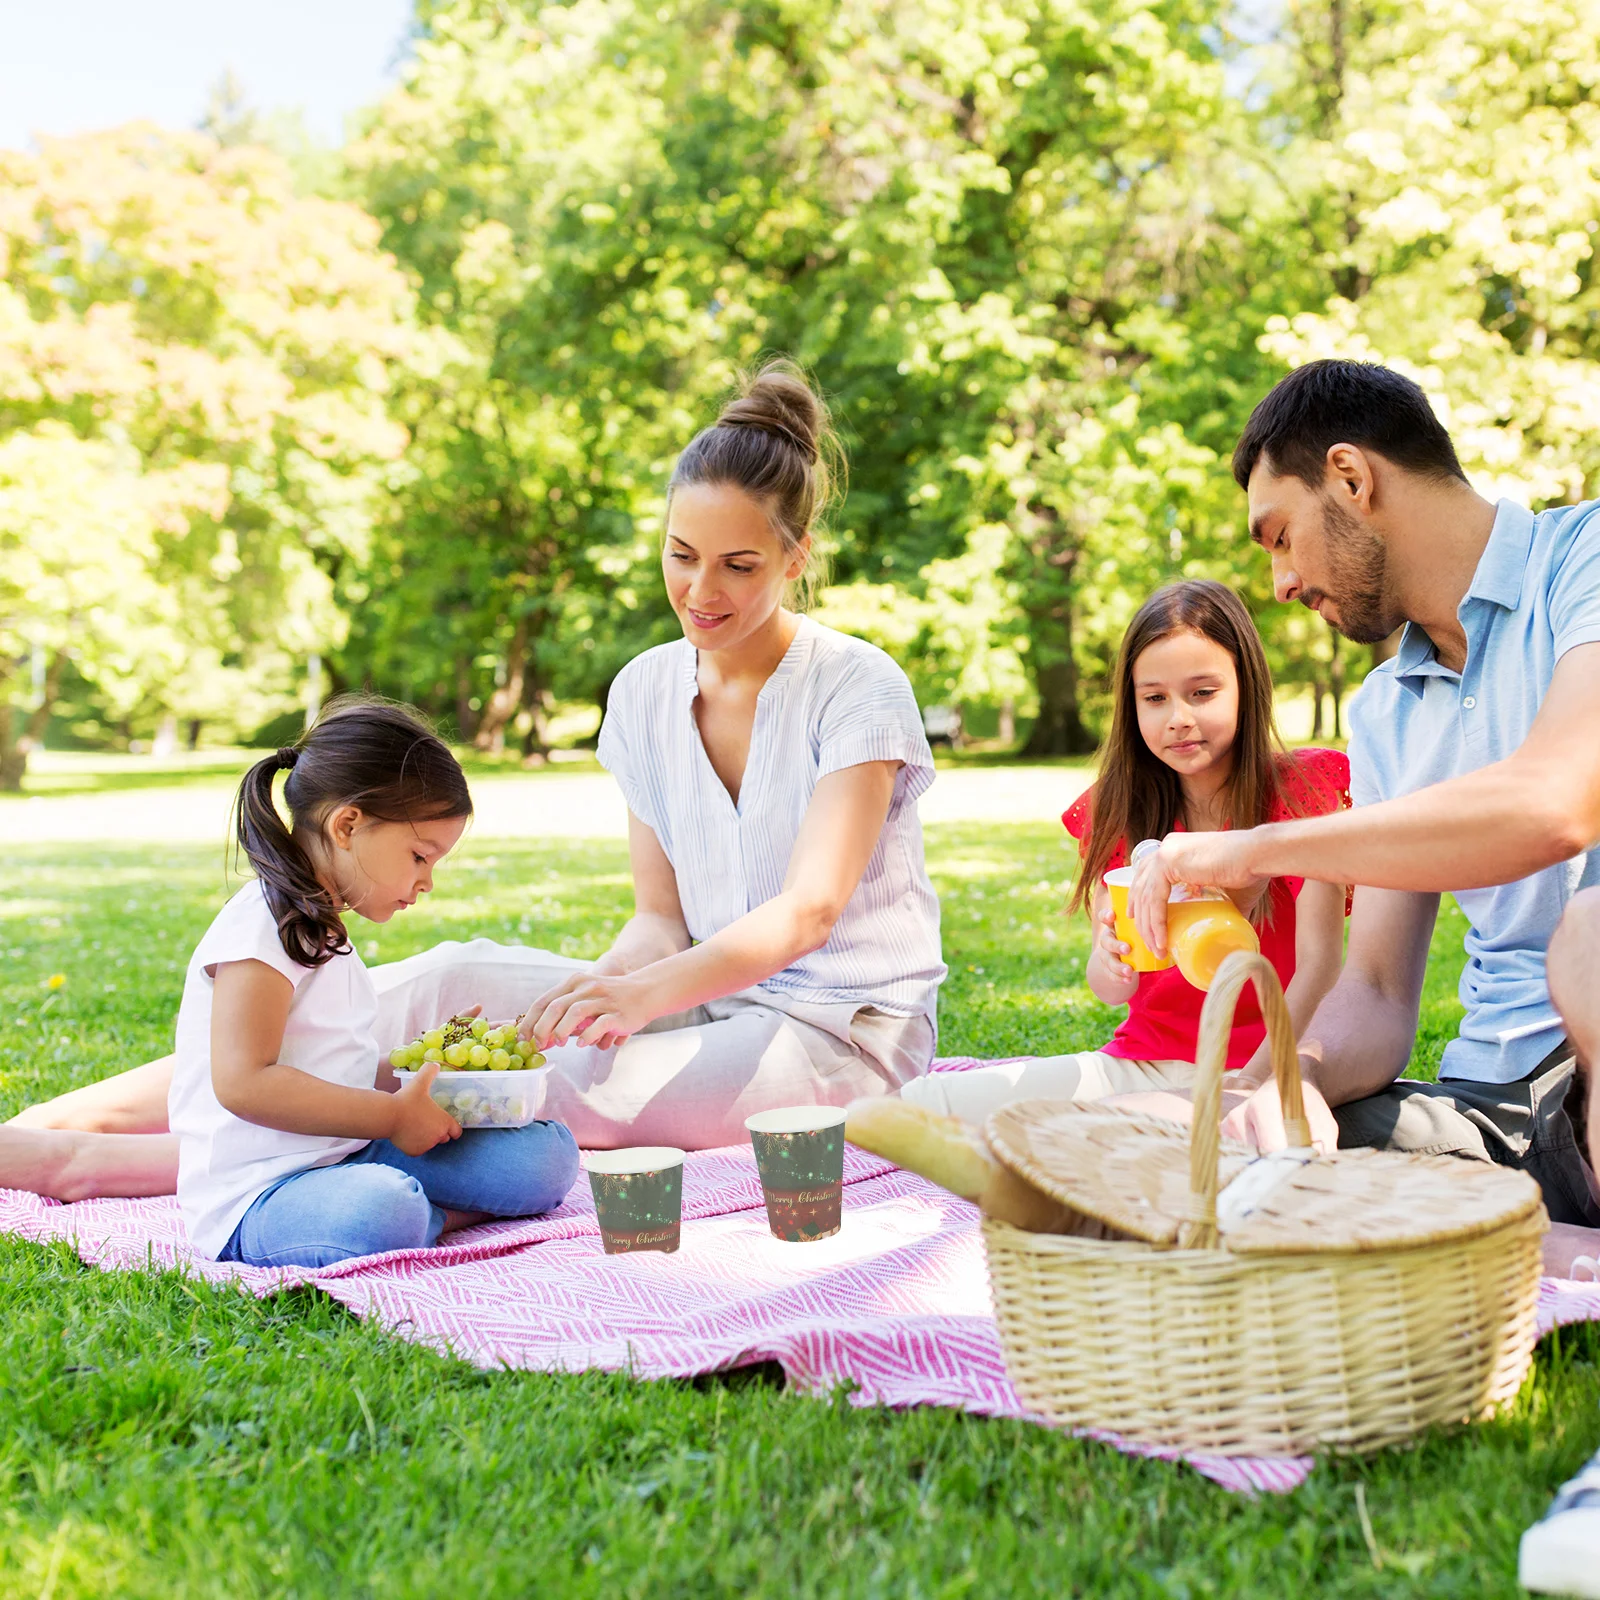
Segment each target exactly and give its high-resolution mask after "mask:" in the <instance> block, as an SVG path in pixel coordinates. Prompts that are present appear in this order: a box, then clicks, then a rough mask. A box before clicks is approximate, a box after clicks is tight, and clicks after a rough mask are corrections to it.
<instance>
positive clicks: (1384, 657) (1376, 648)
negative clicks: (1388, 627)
mask: <svg viewBox="0 0 1600 1600" xmlns="http://www.w3.org/2000/svg"><path fill="white" fill-rule="evenodd" d="M1405 631H1406V630H1405V629H1404V628H1396V629H1395V630H1394V632H1393V633H1391V634H1390V635H1389V637H1388V638H1387V639H1380V640H1379V641H1378V642H1377V643H1376V644H1375V645H1373V647H1372V664H1373V666H1375V667H1381V666H1382V665H1383V664H1384V662H1385V661H1392V660H1393V659H1394V658H1395V656H1397V655H1398V654H1399V653H1400V636H1401V635H1402V634H1403V633H1404V632H1405Z"/></svg>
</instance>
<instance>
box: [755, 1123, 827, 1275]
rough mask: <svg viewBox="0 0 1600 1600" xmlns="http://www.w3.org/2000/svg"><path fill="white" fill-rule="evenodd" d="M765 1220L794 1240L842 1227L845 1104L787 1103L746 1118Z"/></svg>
mask: <svg viewBox="0 0 1600 1600" xmlns="http://www.w3.org/2000/svg"><path fill="white" fill-rule="evenodd" d="M744 1125H745V1127H747V1128H748V1129H749V1130H750V1140H751V1143H752V1144H754V1145H755V1147H756V1166H757V1168H759V1170H760V1172H761V1192H762V1193H763V1194H764V1195H765V1196H766V1201H767V1222H768V1223H769V1224H770V1226H771V1228H772V1231H773V1233H774V1234H775V1235H776V1236H777V1237H778V1238H780V1239H784V1240H787V1241H788V1242H789V1243H790V1244H802V1243H805V1242H807V1241H809V1240H812V1239H827V1238H829V1237H831V1236H832V1235H833V1234H836V1233H837V1232H838V1231H839V1218H840V1208H841V1204H842V1200H841V1197H842V1195H843V1185H844V1108H843V1107H842V1106H789V1107H787V1108H785V1109H784V1110H781V1111H761V1112H758V1113H757V1114H756V1115H755V1116H753V1117H746V1118H745V1123H744Z"/></svg>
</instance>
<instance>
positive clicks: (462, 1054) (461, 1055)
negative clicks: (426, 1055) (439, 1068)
mask: <svg viewBox="0 0 1600 1600" xmlns="http://www.w3.org/2000/svg"><path fill="white" fill-rule="evenodd" d="M471 1053H472V1049H471V1046H470V1045H464V1044H462V1043H461V1042H460V1040H457V1041H456V1043H455V1044H447V1045H446V1046H445V1047H444V1062H445V1065H446V1066H447V1067H464V1066H466V1064H467V1057H468V1056H469V1055H471Z"/></svg>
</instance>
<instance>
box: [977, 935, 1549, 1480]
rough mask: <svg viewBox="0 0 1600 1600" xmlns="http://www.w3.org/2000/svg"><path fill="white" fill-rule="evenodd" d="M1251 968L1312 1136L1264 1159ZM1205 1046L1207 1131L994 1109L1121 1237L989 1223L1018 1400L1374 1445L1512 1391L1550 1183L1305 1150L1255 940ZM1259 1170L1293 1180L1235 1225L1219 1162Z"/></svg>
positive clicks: (1373, 1155) (1325, 1445) (1292, 1439)
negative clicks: (1231, 1063)
mask: <svg viewBox="0 0 1600 1600" xmlns="http://www.w3.org/2000/svg"><path fill="white" fill-rule="evenodd" d="M1251 981H1253V982H1254V983H1255V986H1256V991H1257V993H1258V994H1259V996H1260V1000H1261V1009H1262V1013H1263V1015H1264V1016H1265V1018H1266V1021H1267V1027H1268V1035H1269V1038H1270V1040H1271V1050H1272V1059H1273V1069H1274V1072H1275V1073H1276V1077H1277V1083H1278V1089H1279V1093H1280V1096H1281V1099H1282V1104H1283V1110H1284V1117H1285V1123H1286V1126H1287V1128H1288V1133H1289V1142H1290V1145H1291V1146H1292V1147H1295V1148H1297V1149H1298V1150H1299V1152H1300V1156H1299V1157H1298V1159H1296V1158H1283V1157H1280V1158H1278V1163H1277V1165H1276V1169H1275V1170H1273V1171H1271V1172H1270V1173H1269V1172H1268V1170H1267V1169H1268V1168H1269V1167H1270V1166H1272V1164H1271V1163H1268V1162H1259V1161H1258V1162H1254V1163H1251V1160H1250V1152H1249V1150H1248V1149H1247V1148H1246V1147H1245V1146H1243V1145H1236V1144H1234V1143H1233V1142H1232V1141H1231V1140H1224V1139H1223V1138H1221V1136H1220V1132H1219V1113H1220V1107H1221V1093H1222V1073H1223V1067H1224V1063H1225V1061H1226V1057H1227V1047H1228V1033H1229V1029H1230V1027H1231V1023H1232V1017H1233V1009H1234V1005H1235V1003H1236V1001H1237V1000H1238V997H1239V994H1240V991H1241V990H1242V989H1243V987H1244V985H1245V984H1246V983H1247V982H1251ZM1197 1053H1198V1057H1199V1060H1198V1063H1197V1065H1198V1067H1199V1072H1198V1077H1197V1083H1196V1089H1195V1108H1194V1121H1193V1131H1192V1134H1191V1130H1190V1129H1189V1128H1186V1127H1183V1126H1182V1125H1181V1124H1178V1123H1174V1122H1165V1121H1161V1120H1159V1119H1157V1118H1154V1117H1143V1116H1136V1115H1130V1114H1128V1113H1125V1112H1124V1113H1120V1114H1119V1113H1117V1112H1115V1111H1111V1110H1107V1109H1103V1108H1102V1109H1101V1110H1100V1111H1099V1112H1098V1113H1097V1112H1096V1111H1095V1108H1094V1107H1093V1106H1088V1105H1079V1106H1067V1105H1063V1104H1062V1103H1060V1102H1054V1103H1052V1102H1048V1101H1030V1102H1023V1103H1021V1104H1016V1105H1012V1106H1009V1107H1005V1108H1003V1109H1002V1110H1000V1111H998V1112H996V1113H995V1115H994V1116H993V1117H991V1118H990V1119H989V1122H988V1125H987V1127H986V1129H985V1135H986V1137H987V1138H988V1140H989V1143H990V1145H991V1146H992V1147H993V1149H994V1150H995V1152H996V1154H997V1155H998V1156H999V1157H1000V1159H1001V1160H1003V1161H1004V1162H1005V1163H1006V1164H1007V1165H1008V1166H1010V1167H1011V1168H1012V1170H1013V1171H1015V1172H1017V1173H1019V1174H1021V1175H1022V1176H1023V1177H1025V1178H1027V1179H1028V1180H1029V1181H1030V1182H1031V1183H1033V1184H1035V1185H1036V1186H1037V1187H1038V1188H1040V1189H1042V1190H1044V1191H1045V1192H1046V1193H1049V1194H1052V1195H1054V1196H1055V1197H1056V1198H1058V1199H1060V1200H1062V1201H1064V1202H1065V1203H1066V1204H1067V1205H1069V1206H1071V1207H1072V1208H1074V1210H1076V1211H1078V1212H1080V1213H1082V1214H1083V1216H1084V1218H1085V1219H1086V1224H1087V1226H1086V1228H1085V1230H1084V1231H1085V1232H1090V1233H1093V1232H1099V1233H1101V1234H1110V1235H1112V1236H1111V1237H1098V1238H1096V1237H1080V1236H1074V1235H1072V1234H1046V1233H1026V1232H1023V1231H1021V1230H1020V1229H1018V1228H1014V1227H1012V1226H1010V1225H1009V1224H1007V1223H1004V1222H999V1221H996V1220H994V1219H992V1218H987V1219H986V1220H985V1222H984V1230H983V1231H984V1242H985V1247H986V1249H987V1252H988V1259H989V1276H990V1280H991V1283H992V1286H993V1292H994V1306H995V1316H996V1319H997V1321H998V1323H999V1328H1000V1341H1001V1345H1002V1347H1003V1349H1004V1352H1005V1359H1006V1366H1007V1369H1008V1370H1009V1372H1010V1375H1011V1379H1012V1382H1013V1384H1014V1385H1015V1386H1016V1389H1017V1392H1018V1394H1019V1395H1020V1396H1021V1398H1022V1400H1023V1401H1024V1402H1025V1403H1026V1404H1027V1405H1028V1406H1030V1407H1031V1408H1032V1409H1034V1410H1035V1411H1037V1412H1039V1413H1041V1414H1043V1415H1044V1416H1047V1417H1050V1418H1051V1419H1053V1420H1055V1421H1057V1422H1060V1423H1064V1424H1067V1425H1069V1426H1073V1427H1081V1428H1095V1429H1106V1430H1109V1431H1111V1432H1114V1433H1117V1434H1120V1435H1121V1436H1123V1437H1124V1438H1127V1439H1131V1440H1136V1441H1140V1442H1143V1443H1146V1444H1151V1445H1160V1446H1170V1447H1173V1448H1176V1449H1181V1450H1184V1451H1189V1452H1196V1453H1199V1452H1206V1453H1213V1454H1221V1455H1284V1454H1290V1455H1301V1454H1305V1453H1307V1452H1310V1451H1314V1450H1334V1451H1366V1450H1375V1449H1379V1448H1381V1447H1383V1446H1385V1445H1392V1444H1398V1443H1401V1442H1404V1441H1406V1440H1409V1439H1411V1438H1412V1437H1414V1436H1415V1435H1416V1434H1417V1433H1418V1432H1419V1431H1420V1430H1422V1429H1424V1428H1427V1427H1429V1426H1432V1425H1434V1424H1437V1423H1455V1422H1462V1421H1466V1420H1468V1419H1471V1418H1476V1417H1481V1416H1485V1415H1487V1414H1489V1413H1490V1412H1492V1411H1493V1410H1495V1408H1496V1407H1498V1406H1500V1405H1503V1404H1504V1403H1505V1402H1507V1401H1509V1400H1510V1399H1511V1398H1512V1397H1513V1396H1514V1395H1515V1394H1516V1392H1517V1390H1518V1388H1519V1387H1520V1386H1521V1383H1522V1380H1523V1377H1524V1376H1525V1374H1526V1373H1527V1370H1528V1366H1529V1363H1530V1361H1531V1359H1532V1354H1533V1347H1534V1343H1535V1340H1536V1329H1535V1320H1534V1307H1535V1299H1536V1296H1537V1293H1538V1286H1539V1266H1540V1239H1541V1237H1542V1235H1543V1234H1544V1232H1545V1229H1546V1226H1547V1222H1546V1217H1545V1212H1544V1206H1543V1204H1542V1203H1541V1201H1540V1198H1539V1190H1538V1186H1537V1185H1536V1184H1535V1183H1534V1182H1533V1180H1532V1179H1530V1178H1528V1177H1527V1176H1526V1175H1524V1174H1522V1173H1518V1172H1513V1171H1510V1170H1507V1169H1503V1168H1498V1167H1491V1166H1487V1165H1480V1164H1478V1163H1469V1162H1464V1161H1461V1160H1459V1159H1457V1158H1454V1157H1449V1156H1408V1155H1399V1154H1393V1153H1388V1152H1382V1151H1368V1150H1360V1151H1346V1152H1339V1153H1336V1154H1335V1155H1334V1156H1332V1157H1317V1158H1314V1159H1308V1155H1307V1153H1308V1152H1309V1147H1310V1133H1309V1129H1308V1127H1307V1124H1306V1121H1305V1117H1304V1111H1303V1102H1302V1099H1301V1093H1300V1072H1299V1063H1298V1059H1297V1055H1296V1050H1295V1039H1294V1029H1293V1025H1292V1023H1291V1022H1290V1019H1289V1014H1288V1008H1287V1007H1286V1006H1285V1004H1284V1001H1283V993H1282V990H1281V989H1280V988H1279V986H1278V980H1277V976H1276V974H1275V973H1274V972H1273V969H1272V967H1271V965H1270V963H1269V962H1267V961H1266V960H1264V959H1263V958H1262V957H1261V956H1259V955H1247V954H1237V955H1233V956H1230V957H1229V958H1228V960H1227V961H1226V962H1225V963H1224V964H1223V966H1222V968H1221V970H1220V972H1219V973H1218V975H1217V979H1216V981H1215V983H1214V984H1213V985H1212V988H1211V992H1210V994H1209V995H1208V996H1207V999H1206V1003H1205V1009H1204V1011H1203V1013H1202V1015H1201V1022H1200V1036H1199V1047H1198V1052H1197ZM1247 1166H1249V1167H1252V1170H1253V1172H1254V1173H1255V1176H1256V1177H1258V1178H1259V1177H1261V1176H1263V1175H1264V1174H1265V1175H1268V1176H1276V1177H1277V1178H1278V1179H1279V1182H1278V1184H1277V1186H1276V1187H1274V1188H1272V1189H1271V1190H1270V1193H1268V1194H1266V1196H1265V1197H1264V1198H1262V1199H1260V1200H1259V1202H1258V1203H1256V1204H1254V1205H1253V1206H1250V1205H1248V1204H1244V1203H1243V1202H1238V1201H1234V1200H1232V1199H1231V1198H1230V1196H1229V1195H1227V1194H1225V1195H1224V1218H1223V1222H1222V1225H1221V1226H1220V1228H1219V1222H1218V1203H1217V1202H1218V1182H1219V1172H1220V1175H1221V1176H1222V1178H1223V1179H1224V1180H1231V1179H1232V1178H1233V1177H1235V1176H1237V1175H1238V1174H1239V1173H1241V1172H1243V1171H1244V1170H1245V1169H1246V1167H1247ZM1285 1168H1287V1169H1288V1171H1287V1173H1286V1172H1285V1171H1284V1169H1285ZM1245 1187H1246V1185H1244V1184H1241V1190H1243V1189H1244V1188H1245ZM1241 1205H1243V1214H1242V1215H1241ZM1119 1234H1120V1235H1121V1236H1120V1237H1118V1236H1117V1235H1119Z"/></svg>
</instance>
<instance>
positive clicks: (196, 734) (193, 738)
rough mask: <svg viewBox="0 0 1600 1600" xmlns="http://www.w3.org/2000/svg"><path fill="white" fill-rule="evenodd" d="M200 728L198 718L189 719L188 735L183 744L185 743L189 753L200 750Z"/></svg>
mask: <svg viewBox="0 0 1600 1600" xmlns="http://www.w3.org/2000/svg"><path fill="white" fill-rule="evenodd" d="M200 728H201V721H200V718H199V717H190V718H189V733H188V737H187V738H186V739H185V741H184V742H185V744H186V745H187V746H188V748H189V749H190V750H191V751H194V750H198V749H199V748H200Z"/></svg>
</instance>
